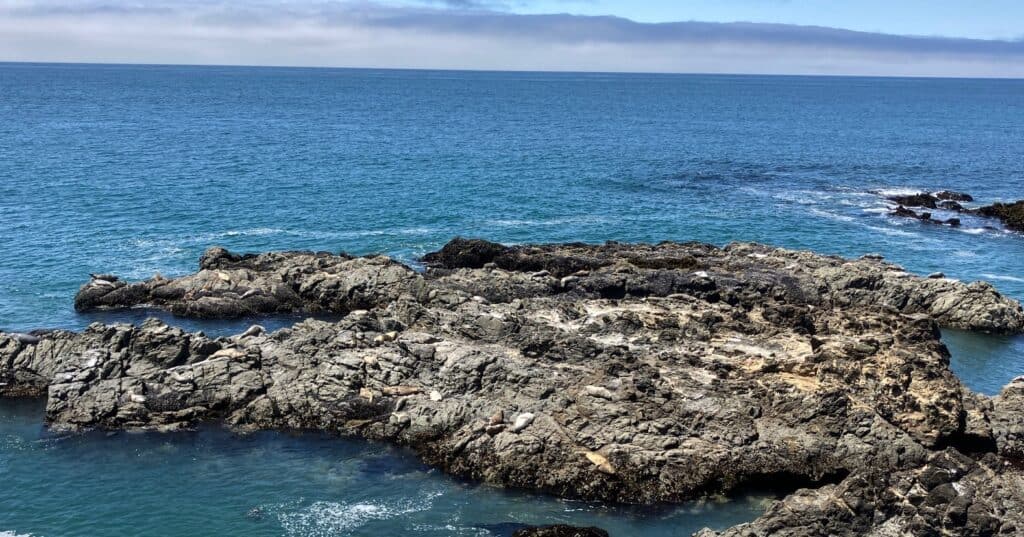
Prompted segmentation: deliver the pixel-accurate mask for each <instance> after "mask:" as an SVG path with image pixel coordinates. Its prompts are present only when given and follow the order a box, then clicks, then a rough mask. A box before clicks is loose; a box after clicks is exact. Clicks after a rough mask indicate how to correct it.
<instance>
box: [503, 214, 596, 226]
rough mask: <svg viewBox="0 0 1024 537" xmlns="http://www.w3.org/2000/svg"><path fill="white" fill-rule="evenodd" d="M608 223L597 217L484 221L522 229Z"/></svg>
mask: <svg viewBox="0 0 1024 537" xmlns="http://www.w3.org/2000/svg"><path fill="white" fill-rule="evenodd" d="M606 222H608V219H607V218H602V217H597V216H577V217H566V218H549V219H546V220H530V219H503V218H498V219H492V220H486V221H484V224H485V225H491V226H497V227H523V226H534V227H542V226H562V225H566V224H603V223H606Z"/></svg>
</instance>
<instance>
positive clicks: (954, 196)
mask: <svg viewBox="0 0 1024 537" xmlns="http://www.w3.org/2000/svg"><path fill="white" fill-rule="evenodd" d="M935 197H936V198H937V199H940V200H942V201H974V197H973V196H971V195H970V194H968V193H966V192H953V191H952V190H942V191H939V192H936V193H935Z"/></svg>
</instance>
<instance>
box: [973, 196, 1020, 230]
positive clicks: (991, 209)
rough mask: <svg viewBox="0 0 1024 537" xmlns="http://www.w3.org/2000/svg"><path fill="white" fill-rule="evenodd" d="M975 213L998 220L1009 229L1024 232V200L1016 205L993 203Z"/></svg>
mask: <svg viewBox="0 0 1024 537" xmlns="http://www.w3.org/2000/svg"><path fill="white" fill-rule="evenodd" d="M974 212H975V214H978V215H980V216H986V217H989V218H998V219H999V220H1000V221H1002V223H1003V225H1004V226H1006V228H1007V229H1012V230H1014V231H1020V232H1024V200H1020V201H1016V202H1014V203H993V204H992V205H987V206H985V207H981V208H979V209H977V210H976V211H974Z"/></svg>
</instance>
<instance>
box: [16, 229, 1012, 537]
mask: <svg viewBox="0 0 1024 537" xmlns="http://www.w3.org/2000/svg"><path fill="white" fill-rule="evenodd" d="M425 261H426V262H427V263H428V265H429V267H430V268H429V269H428V270H427V272H426V273H422V274H421V273H417V272H415V271H413V270H412V269H409V268H407V267H405V266H403V265H401V264H398V263H396V262H394V261H391V260H389V259H386V258H381V257H368V258H355V257H351V256H345V255H338V256H335V255H330V254H314V253H305V252H293V253H275V254H260V255H247V256H238V255H234V254H231V253H229V252H226V251H224V250H220V249H215V250H210V251H208V252H207V254H206V255H204V257H203V261H202V262H201V270H200V272H199V273H197V274H195V275H192V276H186V277H184V278H179V279H175V280H162V279H159V280H158V279H154V280H150V281H148V282H143V283H138V284H127V283H123V282H122V283H121V286H120V287H117V286H115V287H114V288H111V287H110V286H108V285H105V284H96V283H95V282H96V281H105V282H111V281H114V282H115V284H116V283H117V282H118V281H117V280H109V279H101V278H94V279H93V282H91V283H90V284H87V285H86V286H84V287H83V289H82V292H81V293H80V294H79V298H80V299H81V301H82V302H88V303H92V304H95V305H100V304H102V305H105V306H130V305H135V304H138V303H139V302H137V300H139V297H144V298H146V299H148V300H153V299H154V297H158V298H159V299H160V300H162V301H163V302H157V304H159V305H162V306H163V307H167V308H168V309H171V311H175V312H183V313H184V314H195V315H206V316H208V315H211V314H214V313H217V314H236V313H238V312H239V311H243V308H248V307H249V305H250V303H249V302H248V300H249V298H251V297H252V296H254V295H253V294H251V293H249V291H250V290H253V289H255V290H257V292H258V293H265V294H261V295H260V296H267V297H273V298H268V300H270V302H268V304H272V305H273V307H274V308H278V307H282V308H294V309H295V310H300V311H332V312H339V313H347V314H346V315H345V316H344V317H343V318H342V319H341V320H340V321H338V322H334V323H328V322H323V321H316V320H307V321H304V322H302V323H299V324H297V325H295V326H294V327H292V328H288V329H282V330H278V331H276V332H273V333H266V332H264V331H262V330H249V331H246V332H245V333H244V334H242V335H238V336H234V337H230V338H219V339H211V338H208V337H206V336H203V335H202V334H189V333H185V332H183V331H181V330H180V329H177V328H172V327H169V326H166V325H164V324H162V323H160V322H158V321H155V320H151V321H147V322H146V323H145V324H143V325H142V326H140V327H133V326H130V325H102V324H94V325H92V326H90V327H89V328H88V329H87V330H85V331H83V332H81V333H72V332H65V331H53V332H48V333H44V334H41V335H39V336H38V341H34V342H33V341H25V340H23V339H19V337H17V335H13V334H0V395H24V394H32V393H35V394H44V393H45V394H46V396H47V421H48V423H49V424H50V426H51V427H54V428H57V429H69V430H80V429H85V428H103V429H158V430H173V429H179V428H186V427H192V426H194V425H195V424H197V423H198V422H200V421H204V420H223V421H224V422H225V423H227V424H228V425H229V426H231V427H233V428H236V429H239V430H254V429H267V428H274V429H319V430H328V431H334V432H337V433H340V434H346V435H356V436H362V437H365V438H370V439H377V440H383V441H388V442H392V443H395V444H399V445H404V446H409V447H410V448H411V449H412V450H414V451H415V452H416V453H417V454H418V455H419V456H420V457H421V458H422V459H423V460H424V461H426V462H428V463H430V464H433V465H436V466H438V467H440V468H442V469H444V470H445V471H447V472H449V473H452V474H454V475H458V476H462V477H466V478H470V479H475V480H481V481H486V482H490V483H494V484H499V485H504V486H511V487H518V488H525V489H532V490H537V491H542V492H547V493H552V494H556V495H559V496H564V497H577V498H588V499H598V500H611V501H621V502H632V503H654V502H663V501H668V502H675V501H682V500H687V499H692V498H698V497H703V496H706V495H709V494H716V493H720V492H729V491H736V490H743V489H744V488H746V487H751V486H763V485H772V484H778V483H787V484H791V485H793V486H794V487H795V486H813V487H818V488H817V489H815V490H807V491H800V492H796V493H794V494H793V495H791V496H789V497H788V498H786V499H785V500H784V501H783V502H782V503H777V504H775V506H773V507H772V508H771V509H769V511H768V513H766V515H765V516H764V517H762V518H761V519H758V521H756V522H754V523H753V524H752V525H750V526H749V528H748V529H735V530H730V531H735V532H740V533H728V532H727V534H728V535H748V534H749V535H762V534H763V535H769V534H772V535H774V534H791V535H818V534H829V533H832V534H836V535H858V534H871V533H870V532H875V533H874V534H875V535H897V534H903V533H900V531H903V530H902V528H909V529H906V531H907V532H910V533H911V534H922V535H923V534H932V533H928V532H936V533H935V534H939V533H940V532H946V533H953V534H957V532H963V533H964V534H970V532H972V531H975V530H976V529H978V531H979V532H981V531H982V529H984V528H995V531H996V532H1003V533H1004V534H1005V533H1006V532H1007V531H1009V530H1008V529H1007V528H1020V527H1024V525H1021V524H1022V523H1021V521H1020V518H1021V514H1020V513H1022V512H1024V502H1022V501H1021V497H1020V490H1021V488H1020V487H1019V485H1020V484H1021V473H1020V465H1019V464H1018V461H1019V460H1020V458H1019V454H1020V449H1021V441H1022V438H1024V436H1022V433H1024V431H1022V430H1021V425H1020V424H1021V422H1022V418H1024V408H1022V406H1021V402H1022V400H1024V397H1022V395H1024V388H1022V387H1024V382H1015V383H1012V384H1011V385H1010V386H1008V387H1007V389H1006V390H1004V392H1003V393H1002V394H1001V395H1000V396H999V397H996V398H987V397H985V396H981V395H978V394H973V393H971V392H970V391H968V390H966V389H965V388H964V387H963V386H962V385H961V383H960V382H959V380H958V379H957V378H956V377H955V376H954V375H953V374H952V372H951V371H950V370H949V355H948V352H947V350H946V348H945V346H944V345H943V344H942V342H941V341H940V339H939V332H938V325H939V324H944V325H948V326H957V327H961V328H966V329H973V330H984V331H993V332H1004V333H1013V332H1020V331H1021V330H1022V328H1024V311H1022V310H1021V307H1020V305H1019V304H1018V303H1017V302H1015V301H1013V300H1010V299H1007V298H1005V297H1003V296H1001V295H999V294H998V293H997V292H996V291H995V290H994V289H993V288H992V287H991V286H989V285H987V284H984V283H980V282H979V283H974V284H963V283H960V282H955V281H951V280H946V279H942V278H935V279H928V278H921V277H917V276H913V275H911V274H908V273H907V272H905V271H903V270H902V269H900V268H899V267H897V266H895V265H892V264H888V263H885V262H883V261H881V260H880V259H879V258H878V257H877V256H866V257H864V258H862V259H858V260H846V259H842V258H837V257H828V256H821V255H816V254H812V253H808V252H795V251H788V250H782V249H776V248H770V247H767V246H762V245H756V244H734V245H730V246H728V247H726V248H716V247H713V246H709V245H704V244H697V243H690V244H676V243H663V244H658V245H627V244H619V243H608V244H605V245H599V246H595V245H583V244H569V245H540V246H517V247H504V246H501V245H497V244H494V243H488V242H485V241H474V240H462V239H457V240H454V241H452V242H451V243H449V244H448V245H446V246H445V247H444V248H443V249H442V250H441V251H439V252H437V253H435V254H432V255H430V256H427V257H426V258H425ZM97 286H100V287H102V289H99V288H97ZM243 287H244V290H242V288H243ZM126 288H127V289H136V291H117V290H118V289H126ZM190 292H191V294H189V293H190ZM247 293H249V294H248V295H247ZM83 294H84V295H85V297H83ZM318 308H319V310H318ZM244 311H249V310H247V309H246V310H244ZM269 311H279V310H277V309H271V310H269ZM941 465H945V466H941ZM937 466H941V467H942V468H945V467H946V466H950V468H947V470H948V471H949V472H948V473H949V476H947V477H948V479H947V480H946V481H942V480H941V479H939V478H938V477H934V476H931V474H932V473H935V472H930V470H929V468H935V467H937ZM929 472H930V473H929ZM929 476H931V477H929ZM943 479H946V478H945V477H943ZM925 481H927V482H925ZM1014 486H1016V487H1017V488H1016V489H1012V487H1014ZM940 487H942V488H940ZM936 488H940V490H937V491H935V492H934V498H933V496H932V494H933V489H936ZM922 490H923V491H924V492H921V491H922ZM950 490H953V492H950ZM964 491H967V492H964ZM921 494H924V498H925V499H924V500H922V501H923V502H924V503H922V501H918V499H917V498H918V496H920V495H921ZM964 495H967V496H964ZM961 496H964V497H965V498H967V499H960V498H961ZM931 498H933V499H931ZM943 501H944V502H945V504H942V505H940V502H943ZM929 502H931V503H929ZM957 502H959V503H957ZM946 504H948V505H946ZM954 504H955V505H956V507H955V508H954V507H953V505H954ZM962 504H963V505H962ZM965 513H966V514H965ZM801 528H803V529H801ZM806 528H811V529H809V530H808V529H806ZM979 528H980V529H979ZM918 530H920V531H918ZM800 531H803V532H804V533H799V532H800ZM743 532H747V533H743ZM758 532H763V533H758ZM785 532H792V533H785ZM822 532H823V533H822ZM893 532H895V533H893ZM979 534H982V533H979ZM990 534H991V533H990ZM1009 534H1012V533H1009Z"/></svg>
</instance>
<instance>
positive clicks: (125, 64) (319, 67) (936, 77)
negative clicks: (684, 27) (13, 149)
mask: <svg viewBox="0 0 1024 537" xmlns="http://www.w3.org/2000/svg"><path fill="white" fill-rule="evenodd" d="M5 65H39V66H83V67H87V66H98V67H157V68H166V67H198V68H229V69H230V68H243V69H308V70H345V71H407V72H416V71H419V72H439V73H494V74H502V73H504V74H548V75H552V74H566V75H572V74H576V75H645V76H708V77H712V76H719V77H778V78H844V79H846V78H849V79H892V80H986V81H991V80H1001V81H1022V80H1024V76H956V75H886V74H843V73H838V74H837V73H827V74H826V73H743V72H720V73H716V72H700V71H626V70H622V71H599V70H595V71H586V70H558V69H550V70H546V69H472V68H442V67H433V68H424V67H358V66H339V65H284V64H280V65H276V64H245V63H237V64H220V63H137V62H92V61H80V62H79V61H61V62H49V61H31V60H0V66H5Z"/></svg>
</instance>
